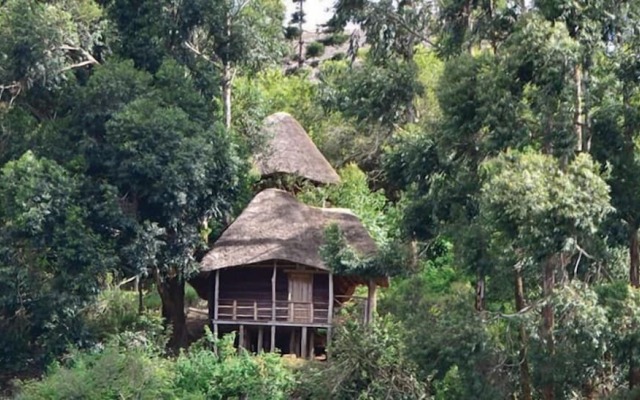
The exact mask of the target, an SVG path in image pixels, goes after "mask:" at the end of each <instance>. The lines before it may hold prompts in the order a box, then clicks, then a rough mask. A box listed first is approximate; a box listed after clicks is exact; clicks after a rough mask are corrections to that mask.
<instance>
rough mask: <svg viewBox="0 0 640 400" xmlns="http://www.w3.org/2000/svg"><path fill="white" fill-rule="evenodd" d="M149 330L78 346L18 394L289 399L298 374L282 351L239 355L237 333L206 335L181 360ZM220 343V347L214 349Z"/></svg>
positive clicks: (36, 397) (36, 399)
mask: <svg viewBox="0 0 640 400" xmlns="http://www.w3.org/2000/svg"><path fill="white" fill-rule="evenodd" d="M155 339H157V338H154V337H148V336H147V335H145V334H144V333H138V334H135V333H132V332H125V333H123V334H119V335H114V336H113V337H112V338H111V340H110V341H109V342H108V343H107V344H106V345H105V346H98V347H96V348H94V349H92V350H90V351H88V350H84V351H80V350H74V351H72V352H71V354H70V355H69V356H68V357H67V358H66V360H65V361H64V363H62V364H59V363H56V364H53V365H52V366H51V367H50V368H49V370H48V371H47V373H46V375H45V377H44V378H43V379H42V380H32V381H27V382H19V383H18V394H17V398H18V399H24V400H41V399H43V400H44V399H134V398H135V399H163V398H164V399H240V398H244V399H248V400H250V399H258V400H262V399H274V400H279V399H281V400H284V399H287V398H289V394H290V392H291V391H292V389H293V386H294V384H295V380H294V375H293V373H292V371H290V370H289V369H288V368H287V367H286V366H285V364H284V363H283V360H282V358H281V357H280V355H278V354H274V353H260V354H258V355H255V356H254V355H251V354H249V353H247V352H246V351H241V352H240V353H239V354H238V352H237V351H236V349H234V347H233V342H234V340H235V337H234V335H227V336H225V337H224V338H223V339H222V340H217V341H214V340H213V336H212V335H211V332H210V331H209V330H207V335H206V337H205V338H204V339H203V340H201V341H200V342H197V343H195V344H193V345H192V346H191V348H190V349H189V350H188V351H184V352H182V353H181V354H180V355H179V356H178V357H177V358H175V359H168V358H164V357H163V356H162V349H164V345H165V343H164V342H160V341H157V340H155ZM214 344H215V345H216V346H217V349H218V351H217V352H214V351H213V350H212V348H213V346H214Z"/></svg>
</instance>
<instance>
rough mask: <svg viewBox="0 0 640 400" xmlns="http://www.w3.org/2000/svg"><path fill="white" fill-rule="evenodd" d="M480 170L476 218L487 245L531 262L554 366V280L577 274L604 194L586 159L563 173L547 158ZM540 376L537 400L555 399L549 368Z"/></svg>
mask: <svg viewBox="0 0 640 400" xmlns="http://www.w3.org/2000/svg"><path fill="white" fill-rule="evenodd" d="M483 168H484V173H485V174H486V178H485V180H484V183H483V187H482V197H481V215H482V217H483V219H484V220H485V221H486V223H487V224H488V225H489V226H490V227H491V228H492V229H491V230H490V232H491V233H492V236H493V240H492V242H493V243H492V245H493V246H496V248H497V249H501V252H503V253H506V254H507V255H510V258H511V259H512V260H513V261H515V262H525V263H529V262H531V263H532V264H533V265H534V266H536V267H537V269H538V271H540V275H541V276H542V279H541V285H540V286H541V288H542V295H543V296H544V297H543V301H544V306H543V307H542V310H541V312H542V326H541V328H540V336H541V338H542V340H543V342H544V343H545V346H546V352H545V354H546V356H547V357H548V358H550V359H551V360H553V359H554V357H555V354H556V345H555V337H554V335H555V333H554V332H555V322H554V308H553V303H552V298H553V296H554V289H555V287H556V284H557V281H556V275H558V274H560V276H562V277H563V278H562V279H563V281H566V279H567V276H568V271H567V270H566V268H567V267H568V266H569V264H571V265H572V266H573V265H576V266H575V267H574V268H576V269H577V266H578V265H579V263H580V261H581V259H582V257H583V256H585V255H588V252H587V251H585V250H584V247H583V246H585V244H586V243H589V242H590V241H592V240H594V236H595V235H596V234H597V232H598V227H599V224H600V223H601V222H602V221H603V219H604V217H605V216H606V215H607V214H608V213H609V212H611V211H612V208H611V206H610V205H609V188H608V186H607V184H606V183H605V181H604V180H603V179H602V177H600V175H599V168H598V166H597V165H595V164H594V163H593V162H592V161H591V159H590V157H589V156H587V155H585V154H581V155H579V156H577V157H576V158H575V159H574V160H573V161H572V162H571V163H570V164H569V165H568V166H566V168H564V169H563V168H562V167H561V165H560V163H559V162H558V161H557V160H556V159H554V158H552V157H549V156H546V155H542V154H536V153H529V154H527V153H524V154H522V153H513V152H511V153H506V154H504V155H501V156H498V157H497V158H495V159H493V160H490V161H487V162H486V163H485V164H484V165H483ZM585 247H586V246H585ZM529 260H530V261H529ZM517 295H518V294H517ZM521 301H522V299H521V298H520V299H519V298H516V302H521ZM521 339H522V340H524V338H521ZM543 370H544V371H543V374H545V375H546V381H545V382H546V383H545V384H544V385H543V387H542V388H541V389H542V395H543V398H545V399H551V398H554V397H555V396H556V395H557V387H556V386H555V385H554V384H553V382H554V380H553V378H552V377H553V371H552V370H551V368H550V367H549V366H547V367H543Z"/></svg>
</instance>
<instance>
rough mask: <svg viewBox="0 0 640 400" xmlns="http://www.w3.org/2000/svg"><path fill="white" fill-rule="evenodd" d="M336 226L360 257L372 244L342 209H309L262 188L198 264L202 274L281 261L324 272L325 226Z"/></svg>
mask: <svg viewBox="0 0 640 400" xmlns="http://www.w3.org/2000/svg"><path fill="white" fill-rule="evenodd" d="M331 223H336V224H338V226H339V227H340V229H341V230H342V232H343V233H344V235H345V238H346V240H347V242H348V243H349V244H350V245H351V246H353V248H354V249H355V250H357V251H358V252H360V253H361V254H363V255H371V254H374V253H375V252H376V245H375V242H374V241H373V239H371V236H369V234H368V232H367V230H366V229H365V228H364V226H363V225H362V223H361V222H360V220H359V219H358V218H357V217H356V216H355V215H354V214H352V213H351V212H350V211H348V210H345V209H330V208H316V207H310V206H307V205H305V204H302V203H300V202H299V201H298V200H297V199H296V198H295V197H293V196H292V195H291V194H289V193H287V192H284V191H282V190H278V189H266V190H264V191H262V192H260V193H258V195H257V196H256V197H255V198H254V199H253V200H252V201H251V203H249V205H248V206H247V208H246V209H245V210H244V211H243V212H242V214H240V216H239V217H238V219H236V220H235V221H234V222H233V224H231V225H230V226H229V228H227V230H226V231H225V232H224V233H223V234H222V236H221V237H220V238H219V239H218V241H216V243H215V244H214V246H213V249H212V250H211V251H210V252H209V253H208V254H207V255H206V256H205V257H204V259H203V260H202V263H201V264H202V268H201V271H202V272H206V271H213V270H217V269H221V268H226V267H233V266H240V265H246V264H253V263H258V262H264V261H268V260H284V261H288V262H292V263H297V264H302V265H306V266H310V267H315V268H320V269H324V270H327V266H326V265H325V263H324V261H323V260H322V258H321V256H320V254H319V250H320V246H322V244H323V243H324V232H325V229H326V227H327V226H329V225H330V224H331Z"/></svg>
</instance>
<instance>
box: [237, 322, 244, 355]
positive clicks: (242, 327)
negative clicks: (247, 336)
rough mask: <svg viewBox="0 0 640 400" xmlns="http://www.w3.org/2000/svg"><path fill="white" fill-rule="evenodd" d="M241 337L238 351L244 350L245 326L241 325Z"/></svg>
mask: <svg viewBox="0 0 640 400" xmlns="http://www.w3.org/2000/svg"><path fill="white" fill-rule="evenodd" d="M239 331H240V332H239V337H238V350H240V349H243V348H244V325H240V329H239Z"/></svg>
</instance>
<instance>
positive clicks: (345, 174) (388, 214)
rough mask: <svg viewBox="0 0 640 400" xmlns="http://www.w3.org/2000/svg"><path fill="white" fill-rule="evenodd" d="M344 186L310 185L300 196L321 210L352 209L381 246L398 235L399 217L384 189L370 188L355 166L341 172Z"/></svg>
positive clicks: (362, 174)
mask: <svg viewBox="0 0 640 400" xmlns="http://www.w3.org/2000/svg"><path fill="white" fill-rule="evenodd" d="M338 173H339V175H340V183H339V184H337V185H332V186H328V187H315V186H307V187H305V188H303V190H302V191H300V193H298V198H299V199H300V200H301V201H303V202H304V203H306V204H310V205H313V206H317V207H322V206H327V204H328V205H330V206H332V207H340V208H348V209H349V210H351V211H352V212H353V213H354V214H355V215H357V216H358V218H359V219H360V220H361V221H362V223H363V225H364V226H365V228H367V231H368V232H369V234H370V235H371V237H372V238H373V239H374V240H375V241H376V242H377V243H378V244H380V245H382V244H384V243H385V242H388V241H389V240H391V238H393V237H394V236H397V232H396V230H395V229H396V225H397V221H396V218H397V214H398V210H396V209H395V208H394V207H393V205H392V204H390V203H389V202H388V200H387V198H386V197H385V195H384V192H383V191H382V190H378V191H372V190H371V189H370V188H369V183H368V181H367V175H366V174H365V173H364V172H362V170H360V168H358V166H357V165H355V164H349V165H347V166H345V167H344V168H342V169H340V170H339V171H338Z"/></svg>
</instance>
